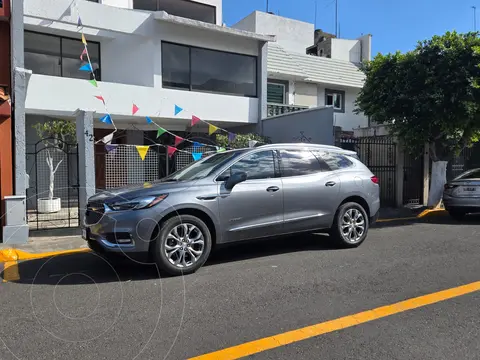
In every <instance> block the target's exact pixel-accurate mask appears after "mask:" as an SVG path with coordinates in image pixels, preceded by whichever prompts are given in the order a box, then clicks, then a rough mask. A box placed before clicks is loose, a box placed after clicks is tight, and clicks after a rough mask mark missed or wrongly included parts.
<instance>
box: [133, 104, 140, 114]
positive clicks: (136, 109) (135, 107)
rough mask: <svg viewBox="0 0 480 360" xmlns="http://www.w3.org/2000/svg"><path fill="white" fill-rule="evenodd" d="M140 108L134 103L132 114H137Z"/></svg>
mask: <svg viewBox="0 0 480 360" xmlns="http://www.w3.org/2000/svg"><path fill="white" fill-rule="evenodd" d="M138 110H140V109H139V108H138V106H137V105H135V104H133V106H132V115H135V114H136V113H137V111H138Z"/></svg>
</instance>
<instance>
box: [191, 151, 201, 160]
mask: <svg viewBox="0 0 480 360" xmlns="http://www.w3.org/2000/svg"><path fill="white" fill-rule="evenodd" d="M192 157H193V160H194V161H197V160H200V159H201V158H202V153H200V152H193V153H192Z"/></svg>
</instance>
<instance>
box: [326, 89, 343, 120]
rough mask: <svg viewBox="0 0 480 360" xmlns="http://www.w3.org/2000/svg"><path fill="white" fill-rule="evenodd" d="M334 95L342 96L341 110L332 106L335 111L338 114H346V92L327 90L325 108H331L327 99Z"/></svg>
mask: <svg viewBox="0 0 480 360" xmlns="http://www.w3.org/2000/svg"><path fill="white" fill-rule="evenodd" d="M334 94H338V95H341V96H342V104H341V108H340V109H336V108H335V106H332V107H333V111H334V112H336V113H342V114H344V113H345V91H344V90H333V89H325V106H329V105H327V97H328V96H329V95H334Z"/></svg>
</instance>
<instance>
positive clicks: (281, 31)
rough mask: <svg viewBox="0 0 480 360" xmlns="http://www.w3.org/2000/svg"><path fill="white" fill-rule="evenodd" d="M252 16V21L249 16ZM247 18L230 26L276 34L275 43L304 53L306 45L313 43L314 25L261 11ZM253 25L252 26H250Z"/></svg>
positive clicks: (264, 33)
mask: <svg viewBox="0 0 480 360" xmlns="http://www.w3.org/2000/svg"><path fill="white" fill-rule="evenodd" d="M251 16H254V17H255V20H254V21H253V20H252V19H251V18H250V17H251ZM247 18H249V19H248V20H245V21H244V20H240V21H239V22H238V23H237V24H235V25H232V27H234V28H237V29H241V30H247V31H254V32H256V33H259V34H263V35H277V43H278V44H279V45H281V46H282V47H284V48H285V49H287V50H290V51H293V52H297V53H302V54H305V50H306V48H307V47H309V46H311V45H313V40H314V25H313V24H310V23H307V22H303V21H298V20H294V19H288V18H285V17H282V16H277V15H272V14H268V13H264V12H261V11H255V12H254V13H253V14H250V15H249V16H248V17H247ZM252 26H253V28H252Z"/></svg>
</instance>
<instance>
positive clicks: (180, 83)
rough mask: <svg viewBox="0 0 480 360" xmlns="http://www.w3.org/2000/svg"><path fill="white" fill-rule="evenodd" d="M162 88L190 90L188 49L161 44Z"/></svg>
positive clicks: (186, 47)
mask: <svg viewBox="0 0 480 360" xmlns="http://www.w3.org/2000/svg"><path fill="white" fill-rule="evenodd" d="M162 81H163V86H167V87H175V88H181V89H190V48H189V47H188V46H181V45H175V44H169V43H162Z"/></svg>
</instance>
